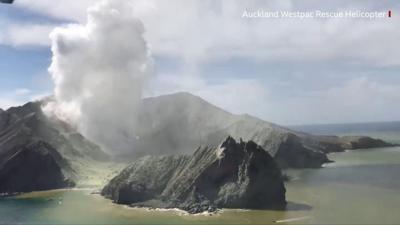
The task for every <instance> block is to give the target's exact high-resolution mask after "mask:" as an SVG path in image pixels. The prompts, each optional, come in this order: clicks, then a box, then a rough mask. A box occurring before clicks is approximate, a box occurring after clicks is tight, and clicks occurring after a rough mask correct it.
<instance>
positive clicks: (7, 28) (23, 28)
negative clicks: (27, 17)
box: [0, 22, 55, 47]
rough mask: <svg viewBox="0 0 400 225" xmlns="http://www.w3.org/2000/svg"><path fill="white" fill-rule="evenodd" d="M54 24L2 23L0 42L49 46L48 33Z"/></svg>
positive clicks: (14, 44)
mask: <svg viewBox="0 0 400 225" xmlns="http://www.w3.org/2000/svg"><path fill="white" fill-rule="evenodd" d="M54 27H55V25H51V24H23V23H13V22H8V23H3V27H2V28H0V29H1V32H2V34H1V36H0V44H5V45H11V46H15V47H20V46H44V47H48V46H50V38H49V34H50V32H51V30H53V29H54Z"/></svg>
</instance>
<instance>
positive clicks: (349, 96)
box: [0, 0, 400, 124]
mask: <svg viewBox="0 0 400 225" xmlns="http://www.w3.org/2000/svg"><path fill="white" fill-rule="evenodd" d="M132 1H133V2H134V4H136V6H137V7H136V11H135V12H134V13H136V14H137V17H138V18H139V19H140V20H141V21H142V22H143V24H144V27H145V29H146V34H145V38H146V40H147V42H148V45H149V48H150V50H151V52H152V56H153V58H154V61H155V67H156V73H155V75H154V76H153V77H152V78H151V79H150V80H149V81H148V85H147V86H146V89H145V90H144V91H143V94H144V95H145V96H151V95H160V94H165V93H171V92H176V91H189V92H192V93H194V94H197V95H199V96H201V97H203V98H205V99H206V100H208V101H210V102H212V103H214V104H216V105H218V106H220V107H222V108H225V109H227V110H229V111H232V112H234V113H249V114H252V115H255V116H258V117H261V118H263V119H265V120H269V121H272V122H276V123H279V124H309V123H345V122H363V121H393V120H400V114H398V113H397V112H398V111H399V110H400V106H398V105H400V104H398V102H400V75H399V68H400V47H399V46H400V45H399V40H400V31H399V29H398V24H399V22H400V18H399V17H398V16H397V12H400V7H399V3H398V2H397V1H385V2H384V3H382V2H379V3H377V2H376V1H362V3H361V1H335V3H325V2H324V3H321V2H318V1H312V0H307V1H269V2H267V3H266V1H258V0H251V1H248V2H246V3H239V2H234V1H232V2H229V1H200V0H193V1H180V0H174V1H171V2H169V4H167V3H166V2H165V1H157V0H148V1H143V0H132ZM94 2H96V0H84V1H67V0H62V1H57V3H55V1H50V0H16V2H15V4H14V5H3V4H2V5H0V107H1V108H7V107H9V106H11V105H17V104H22V103H24V102H26V101H30V100H32V99H37V98H39V97H41V96H45V95H49V94H51V93H52V92H53V84H52V79H51V76H50V75H49V74H48V72H47V68H48V67H49V65H50V63H51V56H52V53H51V50H50V45H51V43H50V40H49V38H48V36H49V33H50V32H51V30H52V29H53V28H54V27H56V26H65V25H66V24H69V23H81V24H85V23H86V19H85V18H86V8H87V7H88V6H90V5H92V4H93V3H94ZM178 5H179V6H181V7H182V8H181V9H182V10H181V11H179V10H178V9H177V7H176V6H178ZM245 9H247V10H252V9H254V10H257V9H264V10H290V11H295V10H315V9H318V10H344V9H355V10H356V9H359V10H368V11H374V10H377V11H386V10H389V9H390V10H392V11H393V15H394V16H393V18H390V19H389V18H384V19H379V20H369V19H327V20H317V19H310V20H296V19H293V20H270V19H250V20H249V19H243V18H241V13H242V12H243V10H245ZM178 11H179V12H178ZM127 41H129V38H127Z"/></svg>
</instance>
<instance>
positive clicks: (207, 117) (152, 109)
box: [125, 93, 387, 168]
mask: <svg viewBox="0 0 400 225" xmlns="http://www.w3.org/2000/svg"><path fill="white" fill-rule="evenodd" d="M141 110H142V111H141V113H140V115H139V119H138V124H137V127H136V129H135V130H136V132H137V142H136V146H134V148H135V151H134V152H135V155H133V158H134V157H137V156H141V155H147V154H153V155H157V154H176V153H185V152H186V153H187V151H188V149H195V148H196V147H197V146H200V145H202V146H216V145H218V144H219V143H221V141H223V140H224V138H225V137H227V136H229V135H230V136H232V137H234V138H236V139H239V138H243V139H244V140H253V141H254V142H256V143H257V144H259V145H261V146H262V147H263V148H264V149H265V150H266V151H268V152H269V153H270V154H271V155H272V156H273V157H275V159H276V160H277V162H278V163H279V164H280V165H281V166H282V167H298V168H304V167H320V166H321V165H322V164H323V163H326V162H329V160H328V158H327V157H326V153H329V152H336V151H343V150H344V149H346V148H349V147H353V148H354V147H357V148H359V147H363V148H369V147H379V146H382V147H383V146H387V143H384V142H382V143H380V141H376V140H375V139H372V141H370V142H369V143H373V142H374V143H375V144H374V145H369V144H368V143H367V142H365V141H363V140H365V139H364V138H361V139H355V138H352V141H351V142H352V144H351V145H350V144H349V141H347V140H346V138H340V137H337V136H318V135H310V134H307V133H302V132H297V131H293V130H290V129H287V128H284V127H281V126H278V125H276V124H273V123H269V122H266V121H263V120H261V119H258V118H255V117H252V116H249V115H234V114H232V113H229V112H227V111H225V110H223V109H220V108H218V107H216V106H214V105H212V104H210V103H208V102H206V101H205V100H203V99H201V98H200V97H197V96H194V95H192V94H189V93H176V94H171V95H164V96H159V97H153V98H147V99H144V101H143V107H142V108H141ZM359 141H363V143H364V144H362V145H360V144H358V142H359ZM379 143H380V144H379ZM125 158H126V156H125Z"/></svg>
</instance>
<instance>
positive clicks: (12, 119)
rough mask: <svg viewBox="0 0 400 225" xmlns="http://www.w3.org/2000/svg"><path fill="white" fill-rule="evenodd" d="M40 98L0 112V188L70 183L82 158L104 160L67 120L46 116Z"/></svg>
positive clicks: (15, 189)
mask: <svg viewBox="0 0 400 225" xmlns="http://www.w3.org/2000/svg"><path fill="white" fill-rule="evenodd" d="M41 104H42V103H41V102H30V103H27V104H25V105H23V106H20V107H13V108H10V109H8V110H7V111H1V112H0V192H21V191H24V192H25V191H34V190H44V189H53V188H60V187H69V186H71V185H74V183H75V182H76V180H77V179H78V177H79V175H80V174H78V172H77V170H76V169H77V168H76V167H74V166H73V165H72V164H71V163H75V164H78V163H79V162H83V160H97V161H99V160H100V161H101V160H107V159H108V156H107V155H106V154H105V153H104V152H102V151H101V149H100V148H99V147H98V146H97V145H95V144H93V143H92V142H90V141H88V140H86V139H85V138H84V137H83V136H82V135H80V134H79V133H77V132H76V131H75V130H74V129H73V128H71V127H70V126H69V125H68V124H66V123H64V122H62V121H60V120H58V119H56V118H49V117H47V116H45V115H44V114H43V112H42V110H41Z"/></svg>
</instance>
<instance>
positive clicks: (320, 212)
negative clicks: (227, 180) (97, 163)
mask: <svg viewBox="0 0 400 225" xmlns="http://www.w3.org/2000/svg"><path fill="white" fill-rule="evenodd" d="M330 158H331V159H333V160H335V161H336V162H335V163H332V164H328V165H326V166H325V168H322V169H303V170H288V171H285V172H286V173H288V174H289V175H290V176H291V177H292V178H293V180H292V181H290V182H287V183H286V188H287V199H288V201H289V205H288V209H287V210H286V211H271V210H227V209H226V210H222V211H221V212H219V213H217V214H212V215H210V214H203V215H187V214H185V213H183V212H181V211H177V210H148V209H134V208H129V207H126V206H122V205H116V204H113V203H112V202H111V201H109V200H106V199H104V198H103V197H101V196H99V195H96V194H91V191H90V190H82V189H81V190H55V191H47V192H35V193H29V194H24V195H21V196H18V197H13V198H3V199H0V223H2V224H10V223H12V224H16V223H24V224H154V225H157V224H252V225H254V224H276V222H278V224H398V223H399V221H400V213H398V211H399V209H400V148H398V147H395V148H385V149H372V150H361V151H348V152H344V153H335V154H331V155H330Z"/></svg>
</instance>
